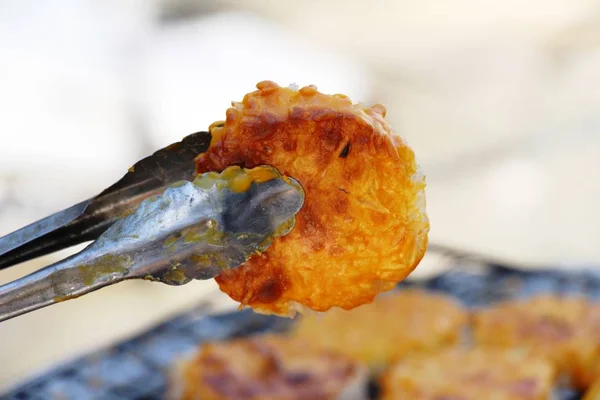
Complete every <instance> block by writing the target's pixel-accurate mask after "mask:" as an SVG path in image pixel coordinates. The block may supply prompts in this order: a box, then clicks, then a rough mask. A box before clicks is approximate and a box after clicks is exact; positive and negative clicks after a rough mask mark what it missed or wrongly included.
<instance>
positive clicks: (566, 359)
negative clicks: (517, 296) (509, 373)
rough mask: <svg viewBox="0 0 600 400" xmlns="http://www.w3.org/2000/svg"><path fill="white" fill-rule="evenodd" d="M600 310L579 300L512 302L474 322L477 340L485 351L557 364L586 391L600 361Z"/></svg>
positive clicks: (544, 297) (543, 297)
mask: <svg viewBox="0 0 600 400" xmlns="http://www.w3.org/2000/svg"><path fill="white" fill-rule="evenodd" d="M594 307H595V308H596V311H594ZM598 310H600V309H599V308H598V306H592V305H591V304H590V303H589V302H588V301H587V300H585V299H583V298H576V297H572V298H567V297H562V298H561V297H558V296H551V295H541V296H537V297H534V298H531V299H529V300H523V301H512V302H506V303H502V304H499V305H496V306H493V307H491V308H489V309H486V310H482V311H480V312H478V313H477V314H476V315H475V316H474V328H473V336H474V339H475V341H476V343H478V344H479V345H484V346H495V347H507V348H526V349H530V350H531V351H533V352H534V353H535V354H538V355H540V356H543V357H545V358H547V359H549V360H550V361H552V362H553V363H554V365H555V366H556V368H557V370H558V372H560V373H561V374H563V375H565V376H566V377H568V378H569V379H570V381H571V384H573V385H574V386H576V387H578V388H585V387H586V386H588V385H589V384H590V381H591V380H592V376H591V373H592V372H593V367H594V364H595V363H597V361H598V360H600V357H599V356H600V352H599V350H600V335H599V334H598V332H600V323H599V321H598V318H599V317H598V316H597V312H598Z"/></svg>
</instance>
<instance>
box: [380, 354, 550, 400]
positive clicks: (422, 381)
mask: <svg viewBox="0 0 600 400" xmlns="http://www.w3.org/2000/svg"><path fill="white" fill-rule="evenodd" d="M553 377H554V373H553V368H552V366H551V364H550V363H548V362H547V361H544V360H543V359H537V358H534V357H531V356H530V355H528V354H524V353H521V352H513V351H494V350H488V349H471V350H465V349H452V350H446V351H443V352H440V353H437V354H432V355H420V356H411V357H409V358H408V359H406V360H404V361H401V362H399V363H397V364H395V365H393V366H392V367H390V369H389V370H388V371H387V372H386V374H385V375H384V377H383V378H382V391H383V396H382V398H383V399H384V400H395V399H411V400H442V399H448V400H481V399H492V398H493V399H494V400H525V399H526V400H542V399H548V398H550V391H551V389H552V381H553Z"/></svg>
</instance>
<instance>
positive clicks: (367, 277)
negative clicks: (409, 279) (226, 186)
mask: <svg viewBox="0 0 600 400" xmlns="http://www.w3.org/2000/svg"><path fill="white" fill-rule="evenodd" d="M257 88H258V90H257V91H255V92H252V93H249V94H247V95H246V96H245V97H244V100H243V101H242V102H241V103H233V107H232V108H230V109H228V110H227V116H226V121H225V123H224V125H223V123H215V124H213V125H212V127H211V133H212V134H213V138H212V140H211V145H210V147H209V149H208V150H207V151H206V152H205V153H202V154H200V155H199V156H198V157H197V158H196V170H197V172H198V173H204V172H208V171H222V170H223V169H225V168H226V167H228V166H230V165H239V166H242V167H246V168H253V167H256V166H260V165H270V166H273V167H275V168H277V169H278V170H279V171H280V172H281V173H282V174H284V175H287V176H290V177H293V178H294V179H296V180H297V181H298V182H300V184H301V185H302V187H303V189H304V191H305V194H306V199H305V204H304V207H303V208H302V209H301V210H300V212H299V213H298V214H297V216H296V226H295V228H294V229H293V230H292V232H291V233H290V234H288V235H286V236H285V237H282V238H278V239H277V240H275V241H274V242H273V244H272V246H271V248H270V249H269V251H267V252H266V253H264V254H261V255H258V256H255V257H253V258H251V259H250V260H249V261H248V262H246V263H245V264H244V265H243V266H241V267H239V268H237V269H235V270H229V271H225V272H223V273H222V274H221V275H219V276H218V277H217V278H216V279H217V282H218V283H219V285H220V287H221V290H223V291H224V292H226V293H228V294H229V295H230V296H231V297H232V298H233V299H235V300H237V301H239V302H240V303H241V304H242V305H245V306H251V307H253V308H254V309H255V310H257V311H260V312H264V313H276V314H281V315H293V314H294V313H295V311H296V310H297V309H298V305H302V306H307V307H309V308H312V309H315V310H318V311H326V310H328V309H329V308H331V307H333V306H339V307H342V308H344V309H352V308H354V307H356V306H359V305H361V304H365V303H368V302H370V301H372V300H373V298H374V297H375V296H376V295H377V293H379V292H382V291H386V290H389V289H392V288H393V287H394V286H395V285H396V283H398V282H399V281H401V280H403V279H404V278H405V277H406V276H407V275H408V274H409V273H410V272H411V271H412V270H413V269H414V268H415V267H416V266H417V264H418V263H419V261H420V260H421V258H422V257H423V254H424V252H425V249H426V247H427V233H428V231H429V222H428V219H427V215H426V214H425V209H424V208H425V197H424V188H425V181H424V177H423V176H422V175H420V174H419V172H418V167H417V164H416V162H415V157H414V153H413V151H412V150H411V149H410V148H409V147H408V146H407V145H406V143H405V142H404V141H403V140H402V139H401V138H400V137H399V136H396V135H395V134H394V133H393V132H392V130H391V129H390V127H389V126H388V125H387V123H386V122H385V120H384V117H385V108H384V107H383V106H380V105H375V106H373V107H371V108H365V107H362V106H360V105H353V104H352V102H351V101H350V100H349V99H348V98H347V97H346V96H343V95H333V96H330V95H325V94H322V93H319V92H318V91H317V90H316V88H315V87H314V86H308V87H305V88H302V89H300V90H298V91H296V90H292V89H288V88H282V87H279V86H278V85H276V84H275V83H273V82H261V83H259V84H258V85H257Z"/></svg>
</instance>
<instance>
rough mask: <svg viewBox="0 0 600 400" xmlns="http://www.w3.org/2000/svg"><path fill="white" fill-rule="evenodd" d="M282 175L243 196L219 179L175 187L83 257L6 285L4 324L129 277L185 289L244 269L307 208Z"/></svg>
mask: <svg viewBox="0 0 600 400" xmlns="http://www.w3.org/2000/svg"><path fill="white" fill-rule="evenodd" d="M274 171H275V170H274ZM275 172H276V171H275ZM277 176H278V177H277V178H275V179H271V180H269V181H266V182H263V183H256V182H254V183H252V184H251V186H250V187H249V189H248V190H246V191H243V192H234V191H232V189H230V187H229V186H228V181H227V180H226V178H224V177H223V175H222V174H214V173H210V174H204V175H201V176H199V177H198V178H196V180H195V181H194V182H193V183H192V182H188V181H181V182H178V183H175V184H173V185H171V186H170V187H169V188H167V189H166V190H165V191H164V193H163V194H162V195H157V196H152V197H150V198H148V199H146V200H144V201H143V202H142V203H141V204H140V206H139V207H138V208H137V209H136V211H135V212H133V213H131V214H129V215H127V216H124V217H122V218H121V219H118V220H117V221H116V222H115V223H114V224H113V225H112V226H111V227H110V228H109V229H108V230H107V231H106V232H104V233H103V234H102V235H101V236H100V237H99V238H98V239H97V240H96V241H95V242H93V243H92V244H91V245H89V246H88V247H86V248H85V249H84V250H83V251H81V252H80V253H77V254H75V255H74V256H72V257H69V258H67V259H65V260H63V261H60V262H58V263H55V264H53V265H50V266H48V267H46V268H44V269H42V270H40V271H37V272H35V273H33V274H31V275H28V276H26V277H24V278H21V279H19V280H17V281H14V282H11V283H9V284H6V285H4V286H1V287H0V321H2V320H6V319H9V318H12V317H15V316H18V315H21V314H23V313H26V312H29V311H33V310H35V309H38V308H41V307H45V306H48V305H51V304H53V303H56V302H60V301H64V300H68V299H71V298H75V297H78V296H81V295H84V294H86V293H89V292H92V291H94V290H97V289H99V288H101V287H104V286H107V285H112V284H114V283H118V282H121V281H123V280H126V279H148V280H153V281H160V282H163V283H167V284H171V285H181V284H184V283H187V282H189V281H190V280H191V279H209V278H213V277H214V276H216V275H217V274H218V273H219V272H220V271H222V270H223V269H227V268H235V267H237V266H239V265H240V264H242V263H244V262H245V261H246V260H247V259H248V258H249V257H250V256H251V255H253V254H255V253H257V252H262V251H265V250H266V249H267V248H268V247H269V246H270V244H271V241H272V239H273V238H274V237H277V236H282V235H285V234H287V233H288V232H289V231H290V230H291V229H292V227H293V224H294V218H295V214H296V213H297V212H298V211H299V210H300V208H301V207H302V204H303V202H304V192H303V190H302V188H301V187H300V185H299V184H298V183H297V182H295V181H293V180H291V179H287V178H286V179H285V180H284V179H283V178H282V177H281V176H280V175H279V174H278V173H277Z"/></svg>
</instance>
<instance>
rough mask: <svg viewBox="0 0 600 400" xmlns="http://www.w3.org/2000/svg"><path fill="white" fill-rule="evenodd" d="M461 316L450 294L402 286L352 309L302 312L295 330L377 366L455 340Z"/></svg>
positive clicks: (464, 319) (464, 317)
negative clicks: (401, 288) (322, 313)
mask: <svg viewBox="0 0 600 400" xmlns="http://www.w3.org/2000/svg"><path fill="white" fill-rule="evenodd" d="M466 322H467V313H466V311H465V310H464V309H463V308H462V307H461V306H460V305H459V304H458V303H457V302H456V301H455V300H453V299H452V298H450V297H448V296H444V295H439V294H434V293H429V292H426V291H422V290H402V291H398V292H394V293H390V294H389V295H387V294H386V295H382V296H381V297H378V298H377V299H375V301H374V302H373V303H372V304H366V305H363V306H360V307H357V308H355V309H354V310H351V311H345V310H340V309H335V310H330V311H329V312H327V313H326V314H325V315H314V314H313V315H306V316H304V317H303V318H302V320H301V321H300V323H299V324H298V325H297V327H296V330H295V335H296V336H298V337H301V338H303V339H304V340H306V341H309V342H310V343H312V344H314V345H316V346H320V347H324V348H327V349H331V350H334V351H337V352H340V353H341V354H346V355H348V356H351V357H353V358H355V359H358V360H360V361H363V362H365V363H367V364H369V365H371V366H372V367H373V368H379V367H383V366H385V364H387V363H389V362H390V361H391V360H398V359H400V358H402V357H405V356H406V355H408V354H410V353H413V352H417V351H431V350H436V349H439V348H442V347H447V346H452V345H454V344H456V343H457V342H459V340H460V337H461V332H462V329H463V327H464V326H465V325H466Z"/></svg>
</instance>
